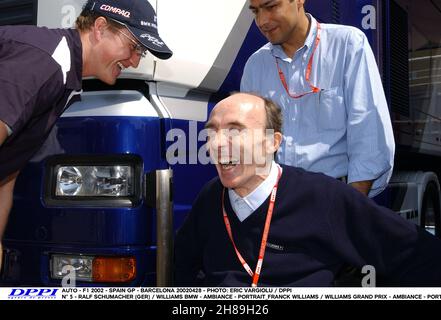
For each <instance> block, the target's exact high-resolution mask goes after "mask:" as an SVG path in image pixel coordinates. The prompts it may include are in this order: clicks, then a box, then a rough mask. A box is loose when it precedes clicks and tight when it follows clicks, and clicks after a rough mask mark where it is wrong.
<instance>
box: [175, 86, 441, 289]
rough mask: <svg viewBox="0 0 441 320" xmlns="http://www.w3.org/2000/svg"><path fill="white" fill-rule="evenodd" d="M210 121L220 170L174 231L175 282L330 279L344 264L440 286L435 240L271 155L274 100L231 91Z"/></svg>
mask: <svg viewBox="0 0 441 320" xmlns="http://www.w3.org/2000/svg"><path fill="white" fill-rule="evenodd" d="M207 128H208V129H209V132H208V137H209V141H208V145H209V151H210V155H211V157H212V159H213V160H214V162H215V163H216V169H217V171H218V175H219V177H218V178H215V179H213V180H212V181H210V182H209V183H208V184H207V185H206V186H205V187H204V188H203V189H202V191H201V192H200V194H199V195H198V197H197V199H196V201H195V202H194V204H193V207H192V210H191V212H190V213H189V215H188V217H187V219H186V221H185V222H184V224H183V226H182V227H181V228H180V230H179V231H178V233H177V235H176V242H175V244H176V246H175V285H177V286H201V285H202V286H250V285H253V286H333V285H336V280H337V279H338V276H339V274H340V273H341V271H342V270H343V269H344V267H345V266H346V265H351V266H354V267H357V268H360V269H362V268H363V267H364V266H371V267H368V270H370V271H371V272H372V270H373V268H375V271H376V275H377V276H381V279H382V280H383V281H387V284H388V285H392V286H441V240H440V239H438V238H436V237H434V236H433V235H431V234H429V233H428V232H426V231H425V230H423V229H420V228H419V227H417V226H416V225H414V224H412V223H410V222H408V221H406V220H404V219H403V218H402V217H400V216H399V215H397V214H396V213H394V212H392V211H390V210H388V209H387V208H383V207H380V206H378V205H376V204H375V203H374V202H373V201H372V200H370V199H369V198H367V197H366V196H364V195H363V194H362V193H360V192H358V191H357V190H356V189H354V188H352V187H350V186H348V185H346V184H344V183H343V182H341V181H338V180H335V179H333V178H331V177H328V176H325V175H324V174H321V173H312V172H307V171H305V170H303V169H300V168H295V167H291V166H285V165H278V164H276V163H275V162H274V161H273V155H274V152H275V151H277V148H278V147H279V146H280V142H281V139H282V135H281V133H280V132H281V128H282V118H281V111H280V109H279V108H277V107H276V106H275V105H274V104H273V103H272V102H271V101H269V100H267V99H263V98H261V97H258V96H255V95H251V94H244V93H239V94H235V95H233V96H231V97H229V98H227V99H225V100H222V101H221V102H219V103H218V104H217V106H216V107H215V108H214V109H213V111H212V113H211V115H210V119H209V121H208V122H207ZM265 131H266V132H265ZM370 280H372V279H370ZM360 284H361V283H360ZM368 284H371V283H368Z"/></svg>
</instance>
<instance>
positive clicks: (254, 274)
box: [222, 167, 282, 287]
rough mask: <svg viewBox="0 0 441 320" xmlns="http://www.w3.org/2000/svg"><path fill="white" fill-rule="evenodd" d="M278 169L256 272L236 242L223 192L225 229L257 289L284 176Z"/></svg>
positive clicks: (253, 285) (223, 191) (223, 192)
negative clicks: (226, 210) (274, 210)
mask: <svg viewBox="0 0 441 320" xmlns="http://www.w3.org/2000/svg"><path fill="white" fill-rule="evenodd" d="M278 169H279V174H278V176H277V181H276V184H275V185H274V187H273V191H272V192H271V197H270V203H269V206H268V212H267V214H266V220H265V228H264V229H263V235H262V242H261V243H260V251H259V258H258V260H257V265H256V270H255V271H254V272H253V271H252V270H251V268H250V266H249V265H248V263H247V262H246V261H245V259H244V258H243V257H242V255H241V254H240V252H239V250H238V249H237V247H236V244H235V242H234V239H233V232H232V230H231V224H230V220H229V219H228V216H227V213H226V212H225V208H224V196H225V188H224V189H223V190H222V214H223V216H224V222H225V227H226V228H227V233H228V236H229V237H230V240H231V243H232V244H233V247H234V251H236V255H237V257H238V258H239V261H240V263H241V264H242V266H243V267H244V269H245V270H246V272H248V274H249V275H250V276H251V277H252V278H253V282H252V284H251V286H252V287H257V282H258V281H259V277H260V273H261V271H262V264H263V257H264V256H265V249H266V241H267V239H268V233H269V229H270V225H271V218H272V216H273V209H274V203H275V202H276V194H277V188H278V186H279V180H280V176H281V175H282V172H281V170H280V167H278Z"/></svg>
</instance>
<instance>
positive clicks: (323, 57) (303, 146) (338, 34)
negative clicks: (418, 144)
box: [241, 14, 395, 197]
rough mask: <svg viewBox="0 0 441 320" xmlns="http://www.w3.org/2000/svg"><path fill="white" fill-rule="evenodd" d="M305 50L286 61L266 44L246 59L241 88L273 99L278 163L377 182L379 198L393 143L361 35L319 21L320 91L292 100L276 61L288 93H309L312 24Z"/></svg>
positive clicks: (314, 78) (314, 75)
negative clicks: (278, 123) (279, 128)
mask: <svg viewBox="0 0 441 320" xmlns="http://www.w3.org/2000/svg"><path fill="white" fill-rule="evenodd" d="M308 18H309V19H310V21H311V28H310V31H309V34H308V36H307V38H306V41H305V44H304V46H303V47H301V48H300V49H298V50H297V52H296V53H295V54H294V56H293V57H288V56H287V55H286V54H285V52H284V51H283V49H282V47H281V46H280V45H272V44H271V43H267V44H266V45H264V46H263V47H262V48H260V49H259V50H258V51H256V52H255V53H254V54H253V55H252V56H251V57H250V58H249V60H248V61H247V63H246V65H245V69H244V74H243V77H242V81H241V91H244V92H254V93H258V94H260V95H263V96H265V97H268V98H271V99H272V100H273V101H274V102H276V103H278V105H279V106H280V107H281V109H282V113H283V122H284V126H283V135H284V137H283V142H282V146H281V148H280V150H279V153H278V162H280V163H283V164H286V165H291V166H296V167H301V168H304V169H306V170H309V171H313V172H323V173H325V174H327V175H329V176H332V177H335V178H338V177H342V176H348V183H351V182H356V181H365V180H375V181H374V183H373V185H372V189H371V191H370V193H369V196H370V197H373V196H375V195H377V194H378V193H380V192H381V191H382V190H383V189H384V188H385V187H386V186H387V183H388V181H389V179H390V176H391V175H392V169H393V159H394V152H395V142H394V136H393V131H392V125H391V120H390V115H389V110H388V107H387V102H386V98H385V95H384V90H383V86H382V83H381V78H380V75H379V72H378V67H377V64H376V61H375V57H374V55H373V52H372V49H371V47H370V45H369V42H368V40H367V38H366V36H365V35H364V33H363V32H362V31H360V30H358V29H357V28H354V27H350V26H343V25H333V24H320V26H321V39H320V43H319V45H318V47H317V49H316V51H315V54H314V57H313V62H312V70H311V76H310V81H311V83H312V84H313V85H314V86H316V87H318V88H320V89H321V90H320V91H319V92H318V93H312V94H307V95H305V96H304V97H302V98H298V99H295V98H291V97H290V96H289V95H288V94H287V92H286V90H285V88H284V87H283V85H282V82H281V80H280V77H279V74H278V70H277V65H276V60H275V59H276V58H277V59H278V63H279V66H280V69H281V70H282V71H283V73H284V75H285V78H286V82H287V85H288V88H289V91H290V93H291V94H295V95H298V94H302V93H305V92H308V91H310V90H311V88H310V86H309V84H308V82H307V81H306V79H305V73H306V68H307V66H308V62H309V59H310V56H311V53H312V51H313V48H314V42H315V39H316V34H317V21H316V20H315V19H314V18H313V17H312V16H311V15H309V14H308Z"/></svg>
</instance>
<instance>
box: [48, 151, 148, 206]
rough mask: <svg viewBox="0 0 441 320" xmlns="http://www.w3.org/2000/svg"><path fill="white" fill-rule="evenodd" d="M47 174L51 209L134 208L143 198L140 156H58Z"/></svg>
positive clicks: (51, 160) (51, 161)
mask: <svg viewBox="0 0 441 320" xmlns="http://www.w3.org/2000/svg"><path fill="white" fill-rule="evenodd" d="M46 170H47V171H46V184H45V185H46V190H45V202H46V204H47V205H49V206H51V205H56V206H86V205H87V206H113V207H117V206H134V205H135V204H136V203H137V202H139V201H140V198H141V196H140V195H141V177H142V161H141V159H140V158H139V157H137V156H132V155H115V156H92V157H91V156H88V157H82V156H66V155H63V156H55V157H52V158H50V159H49V160H48V161H47V166H46Z"/></svg>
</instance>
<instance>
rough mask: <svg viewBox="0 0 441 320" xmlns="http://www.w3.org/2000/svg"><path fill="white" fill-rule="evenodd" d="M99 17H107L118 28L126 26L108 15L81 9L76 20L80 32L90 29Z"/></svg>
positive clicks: (109, 22) (108, 21)
mask: <svg viewBox="0 0 441 320" xmlns="http://www.w3.org/2000/svg"><path fill="white" fill-rule="evenodd" d="M99 17H103V18H105V19H106V20H107V23H108V24H110V25H111V26H112V27H114V28H116V29H122V28H124V25H122V24H120V23H116V22H114V21H112V20H111V19H107V18H106V17H104V16H102V15H100V14H98V13H96V12H93V11H90V10H87V9H83V11H81V14H80V15H79V16H78V17H77V20H76V21H75V27H76V29H77V30H78V31H80V32H83V31H87V30H90V28H92V26H93V24H94V23H95V20H96V19H98V18H99Z"/></svg>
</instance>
